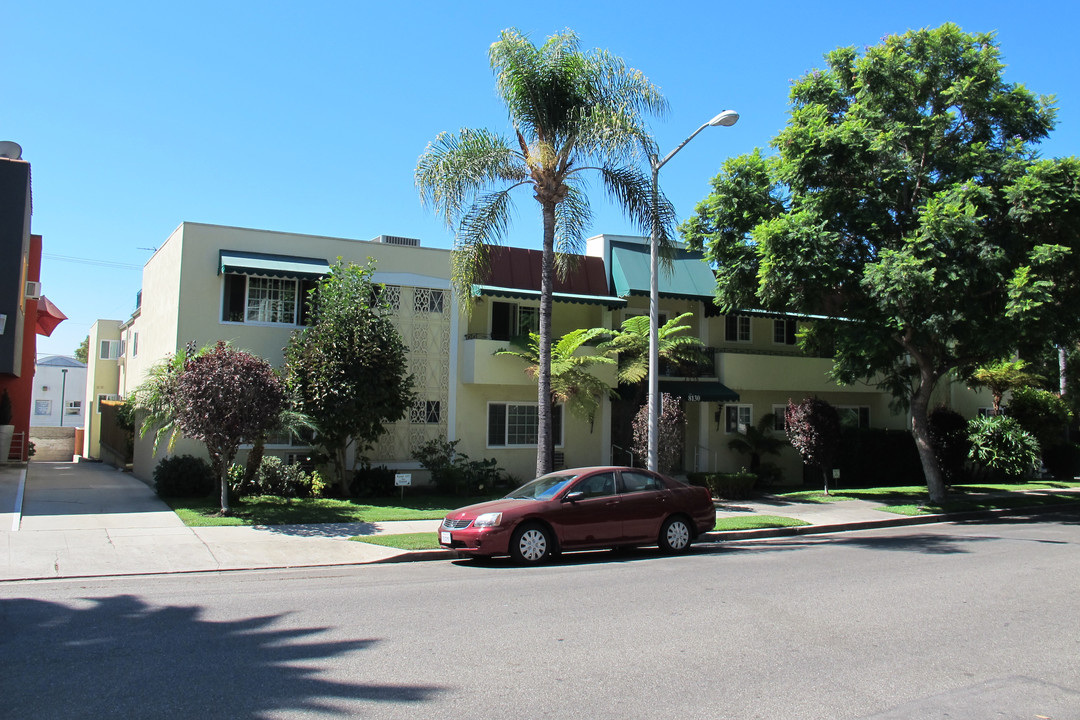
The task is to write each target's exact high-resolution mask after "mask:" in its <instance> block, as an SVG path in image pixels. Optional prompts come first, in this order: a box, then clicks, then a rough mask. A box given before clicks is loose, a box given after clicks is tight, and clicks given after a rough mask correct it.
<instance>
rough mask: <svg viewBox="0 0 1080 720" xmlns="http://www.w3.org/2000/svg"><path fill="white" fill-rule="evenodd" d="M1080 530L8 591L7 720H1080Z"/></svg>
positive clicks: (964, 532)
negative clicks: (484, 719) (518, 564)
mask: <svg viewBox="0 0 1080 720" xmlns="http://www.w3.org/2000/svg"><path fill="white" fill-rule="evenodd" d="M1078 545H1080V513H1077V512H1072V513H1058V514H1055V515H1053V516H1047V517H1041V518H1015V517H1014V518H1003V519H1001V520H998V521H995V522H992V523H982V524H980V523H970V524H943V525H933V526H919V527H912V528H891V529H878V530H866V531H860V532H848V533H837V534H832V535H827V536H825V535H823V536H807V537H794V538H773V539H768V540H757V541H740V542H727V543H716V544H712V545H704V546H701V547H698V548H696V549H695V551H694V552H693V553H692V554H691V555H689V556H686V557H664V556H661V555H659V554H658V553H656V552H655V551H648V550H642V551H637V552H633V553H612V552H602V553H582V554H575V555H568V556H566V557H564V558H563V559H562V560H561V561H560V562H558V563H556V564H553V565H550V566H544V567H514V566H511V565H510V564H508V563H504V562H498V561H497V562H494V563H491V564H487V565H480V564H475V563H472V562H467V561H457V562H451V561H441V562H429V563H409V564H404V565H400V564H399V565H368V566H360V567H334V568H320V569H304V570H283V571H242V572H228V573H195V574H187V575H162V576H147V577H128V578H124V577H117V578H91V579H81V580H74V579H72V580H45V581H19V582H10V583H5V584H3V585H0V678H2V680H0V703H3V705H2V706H0V716H3V717H35V718H67V717H143V718H155V717H161V718H166V717H222V718H226V717H228V718H297V717H304V718H307V717H311V718H316V717H318V718H322V717H363V718H415V717H436V718H438V717H447V718H449V717H510V716H516V717H521V718H654V717H658V716H665V717H667V716H670V717H678V718H770V719H774V718H800V719H802V718H806V719H814V718H822V719H823V720H824V719H826V718H828V719H830V720H836V719H842V718H874V719H875V720H886V719H889V720H891V719H893V718H950V719H951V720H955V719H957V718H960V719H968V718H970V719H971V720H974V719H976V718H978V719H979V720H984V719H985V718H996V717H1001V718H1032V719H1033V718H1050V719H1051V720H1070V719H1076V718H1080V631H1078V629H1077V623H1076V610H1077V602H1078V601H1077V598H1078V597H1080V573H1078V572H1077V570H1078V566H1080V562H1078V558H1080V553H1078V552H1077V551H1078Z"/></svg>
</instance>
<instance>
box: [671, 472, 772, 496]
mask: <svg viewBox="0 0 1080 720" xmlns="http://www.w3.org/2000/svg"><path fill="white" fill-rule="evenodd" d="M686 479H687V481H688V482H689V483H690V484H691V485H698V486H699V487H706V488H709V492H710V493H712V495H713V497H717V498H724V499H725V500H745V499H746V498H748V497H750V496H752V495H753V494H754V485H755V484H756V483H757V481H758V476H757V475H756V474H754V473H752V472H750V471H749V470H747V469H746V468H743V469H742V470H740V471H739V472H734V473H701V472H693V473H688V474H687V476H686Z"/></svg>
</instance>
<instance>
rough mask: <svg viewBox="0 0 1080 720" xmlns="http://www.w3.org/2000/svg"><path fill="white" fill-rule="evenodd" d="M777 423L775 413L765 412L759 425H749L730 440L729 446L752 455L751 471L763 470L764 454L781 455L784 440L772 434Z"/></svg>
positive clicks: (740, 452) (758, 471) (741, 453)
mask: <svg viewBox="0 0 1080 720" xmlns="http://www.w3.org/2000/svg"><path fill="white" fill-rule="evenodd" d="M775 425H776V415H775V413H765V414H764V415H762V416H761V419H760V420H758V423H757V425H755V426H751V427H747V428H746V429H745V431H743V433H742V434H741V435H739V436H738V437H735V438H733V439H732V440H731V441H729V442H728V447H729V448H731V449H732V450H734V451H735V452H737V453H739V454H740V455H749V456H750V472H752V473H754V474H755V475H757V474H758V473H760V472H761V456H762V455H779V454H780V448H782V447H783V446H784V441H783V440H781V439H780V438H778V437H777V436H775V435H773V434H772V429H773V427H775Z"/></svg>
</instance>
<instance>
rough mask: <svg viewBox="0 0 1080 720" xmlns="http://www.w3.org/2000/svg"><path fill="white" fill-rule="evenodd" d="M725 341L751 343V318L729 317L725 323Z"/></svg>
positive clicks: (747, 316)
mask: <svg viewBox="0 0 1080 720" xmlns="http://www.w3.org/2000/svg"><path fill="white" fill-rule="evenodd" d="M724 339H725V340H727V341H728V342H750V316H749V315H728V316H727V318H726V320H725V323H724Z"/></svg>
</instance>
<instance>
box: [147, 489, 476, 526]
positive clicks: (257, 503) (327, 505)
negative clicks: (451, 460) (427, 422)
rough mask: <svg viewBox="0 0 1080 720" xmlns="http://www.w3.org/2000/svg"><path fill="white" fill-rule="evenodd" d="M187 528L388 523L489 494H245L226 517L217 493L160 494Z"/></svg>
mask: <svg viewBox="0 0 1080 720" xmlns="http://www.w3.org/2000/svg"><path fill="white" fill-rule="evenodd" d="M162 499H163V500H164V501H165V502H166V503H168V505H169V507H171V508H172V509H173V511H174V512H176V514H177V515H178V516H179V517H180V519H181V520H182V521H183V522H184V524H185V525H187V526H189V527H216V526H225V525H306V524H309V523H352V522H369V523H374V522H388V521H393V520H439V519H442V518H443V517H444V516H445V515H446V513H448V512H450V511H451V510H453V509H454V508H459V507H461V506H463V505H469V504H471V503H474V502H481V501H482V500H487V499H489V498H486V497H484V498H459V497H448V496H438V495H431V496H425V497H418V498H408V497H407V498H405V500H404V501H402V500H401V499H400V498H380V499H363V500H336V499H331V498H305V499H298V498H282V497H276V496H273V495H259V496H255V497H246V498H242V499H240V500H237V501H235V502H234V503H232V508H231V514H230V515H229V516H222V515H221V514H220V508H221V506H220V505H219V504H218V502H217V500H216V499H215V498H162Z"/></svg>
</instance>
